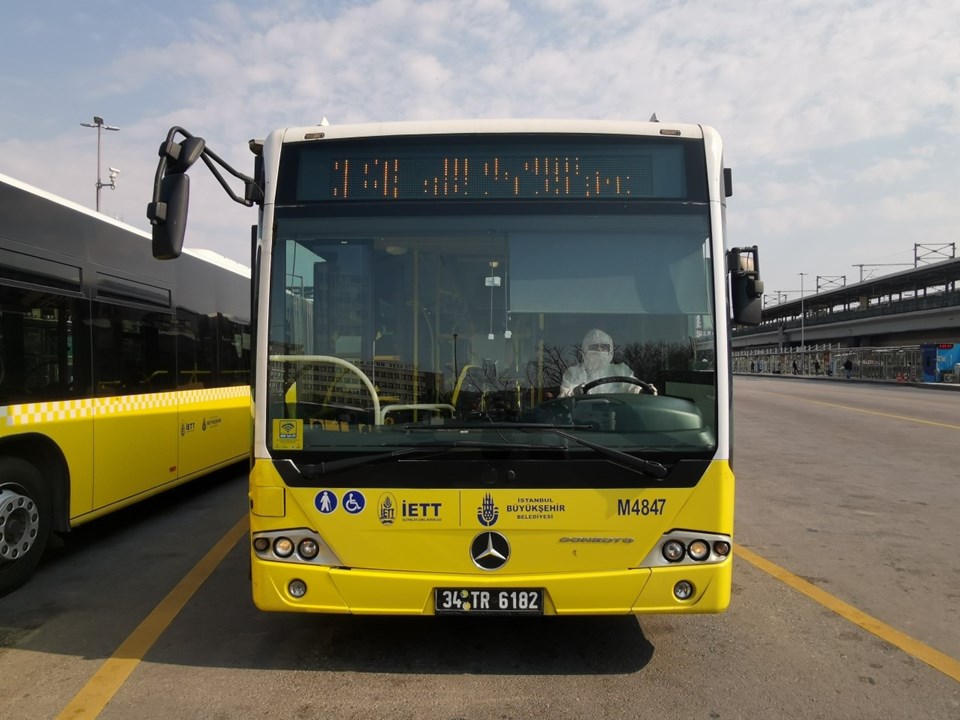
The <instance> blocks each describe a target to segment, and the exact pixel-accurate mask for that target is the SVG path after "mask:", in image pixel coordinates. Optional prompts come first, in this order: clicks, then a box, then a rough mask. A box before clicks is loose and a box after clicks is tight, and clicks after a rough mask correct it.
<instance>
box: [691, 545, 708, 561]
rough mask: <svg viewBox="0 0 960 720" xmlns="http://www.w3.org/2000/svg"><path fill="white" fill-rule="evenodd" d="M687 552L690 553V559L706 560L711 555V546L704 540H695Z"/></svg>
mask: <svg viewBox="0 0 960 720" xmlns="http://www.w3.org/2000/svg"><path fill="white" fill-rule="evenodd" d="M687 552H688V553H690V557H692V558H693V559H694V560H697V561H701V560H706V559H707V556H709V555H710V546H709V545H708V544H707V543H705V542H704V541H703V540H694V541H693V542H692V543H690V545H689V546H688V547H687Z"/></svg>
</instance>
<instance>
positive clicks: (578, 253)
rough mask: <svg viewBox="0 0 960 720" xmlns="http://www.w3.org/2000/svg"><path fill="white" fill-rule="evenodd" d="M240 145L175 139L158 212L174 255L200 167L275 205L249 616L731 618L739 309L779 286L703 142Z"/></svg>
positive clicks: (258, 381) (595, 134) (321, 137)
mask: <svg viewBox="0 0 960 720" xmlns="http://www.w3.org/2000/svg"><path fill="white" fill-rule="evenodd" d="M251 149H252V151H253V152H254V155H255V162H254V173H253V175H252V176H247V175H244V174H242V173H239V172H237V171H236V170H235V169H233V168H231V167H229V166H228V165H227V164H226V163H225V162H224V161H222V160H221V159H220V158H218V157H217V156H216V155H214V154H213V153H212V152H211V151H209V149H207V148H206V144H205V142H204V140H203V139H202V138H199V137H196V136H194V135H192V134H190V133H188V132H187V131H186V130H184V129H183V128H179V127H175V128H172V129H171V130H170V132H169V133H168V135H167V139H166V142H165V143H163V144H162V145H161V148H160V158H161V159H160V162H159V165H158V168H157V178H156V179H157V182H156V184H155V189H154V197H153V202H152V203H150V205H149V206H148V210H147V214H148V217H149V218H150V219H151V223H152V224H153V241H154V254H155V256H156V257H158V258H165V259H169V258H173V257H176V255H177V254H178V252H179V251H180V248H181V246H182V243H183V238H184V224H185V222H186V198H187V197H188V193H189V179H188V177H187V175H186V174H185V171H186V170H187V168H189V167H190V166H191V165H192V164H193V163H194V162H195V161H196V160H197V159H200V158H202V159H204V162H205V164H206V165H207V166H208V167H209V168H211V169H212V170H213V171H214V174H216V175H217V177H218V179H219V180H220V182H221V184H222V185H223V186H224V187H225V188H228V191H229V192H230V194H231V196H232V197H233V198H234V199H235V200H237V201H238V202H241V203H243V204H245V205H248V206H252V205H255V204H256V205H259V206H260V215H259V222H258V225H257V229H256V233H255V234H256V239H255V253H256V258H257V259H256V271H255V277H254V282H255V285H256V288H257V290H256V292H257V299H256V302H257V322H256V332H255V345H256V351H255V356H254V357H255V359H254V364H255V392H254V395H255V403H254V406H255V410H254V415H255V422H254V425H255V429H254V465H253V469H252V473H251V476H250V487H249V493H250V557H251V562H252V592H253V599H254V602H255V604H256V606H257V607H259V608H260V609H263V610H268V611H293V612H323V613H355V614H408V615H443V614H523V615H569V614H615V613H623V614H627V613H648V612H657V613H705V612H720V611H722V610H724V609H725V608H726V607H727V606H728V603H729V601H730V586H731V569H732V555H731V549H732V542H733V514H734V513H733V510H734V508H733V505H734V479H733V474H732V471H731V463H730V460H731V456H730V449H731V429H730V403H731V397H730V390H731V379H730V378H731V371H730V350H729V348H730V342H729V326H730V323H731V322H734V321H739V322H757V321H758V320H759V309H760V308H759V300H758V299H759V297H760V296H761V293H762V283H761V281H760V280H759V266H758V260H757V251H756V248H755V247H750V248H731V249H729V250H727V249H725V245H724V220H725V216H724V214H725V206H726V197H727V196H728V195H730V194H731V192H730V191H731V175H730V173H729V171H728V170H725V169H724V167H723V160H722V149H721V141H720V138H719V136H718V135H717V133H716V132H715V131H714V130H712V129H711V128H709V127H705V126H700V125H693V124H668V123H659V122H650V123H634V122H612V121H607V122H570V121H543V120H537V121H477V122H471V121H457V122H432V123H431V122H409V123H387V124H368V125H343V126H335V125H329V124H324V125H321V126H317V127H306V128H289V129H283V130H278V131H276V132H273V133H272V134H271V135H269V137H267V138H266V140H264V141H251ZM218 166H220V167H223V168H224V169H226V170H228V171H229V172H230V173H232V174H233V175H234V176H235V177H237V178H240V179H241V180H242V181H243V183H244V190H243V192H242V194H241V193H236V192H234V191H233V190H231V189H229V183H227V182H225V180H224V177H223V176H222V175H221V174H220V172H219V170H218V169H217V168H218Z"/></svg>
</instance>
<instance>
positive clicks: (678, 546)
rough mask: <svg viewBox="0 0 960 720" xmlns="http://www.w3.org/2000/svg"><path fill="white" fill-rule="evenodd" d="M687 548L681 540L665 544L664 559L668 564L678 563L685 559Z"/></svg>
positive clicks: (669, 541)
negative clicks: (684, 554)
mask: <svg viewBox="0 0 960 720" xmlns="http://www.w3.org/2000/svg"><path fill="white" fill-rule="evenodd" d="M685 551H686V548H685V547H683V543H682V542H680V541H679V540H668V541H667V542H665V543H664V544H663V550H662V552H663V557H664V559H665V560H666V561H667V562H677V561H678V560H682V559H683V553H684V552H685Z"/></svg>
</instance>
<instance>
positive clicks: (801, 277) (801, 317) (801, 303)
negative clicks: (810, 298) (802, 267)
mask: <svg viewBox="0 0 960 720" xmlns="http://www.w3.org/2000/svg"><path fill="white" fill-rule="evenodd" d="M809 274H810V273H805V272H802V273H797V275H799V276H800V347H801V348H802V347H803V346H804V345H805V343H804V339H803V324H804V319H805V315H806V313H805V312H804V310H803V277H804V275H809Z"/></svg>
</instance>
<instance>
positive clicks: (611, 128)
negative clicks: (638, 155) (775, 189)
mask: <svg viewBox="0 0 960 720" xmlns="http://www.w3.org/2000/svg"><path fill="white" fill-rule="evenodd" d="M277 132H278V133H281V134H282V136H283V142H298V141H302V140H314V139H320V138H321V137H322V138H324V139H328V140H329V139H338V138H354V137H395V136H398V135H475V134H487V133H515V134H517V133H519V134H522V133H538V134H544V133H545V134H551V133H556V134H561V133H562V134H584V135H586V134H589V135H597V134H600V135H648V136H660V135H670V136H679V137H686V138H698V139H702V138H704V136H705V135H707V134H711V133H713V130H712V128H709V127H708V126H705V125H695V124H690V123H667V122H638V121H631V120H548V119H527V120H426V121H420V120H413V121H405V122H384V123H358V124H347V125H323V124H321V125H314V126H310V127H291V128H286V129H282V130H278V131H277ZM319 133H322V135H319Z"/></svg>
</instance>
